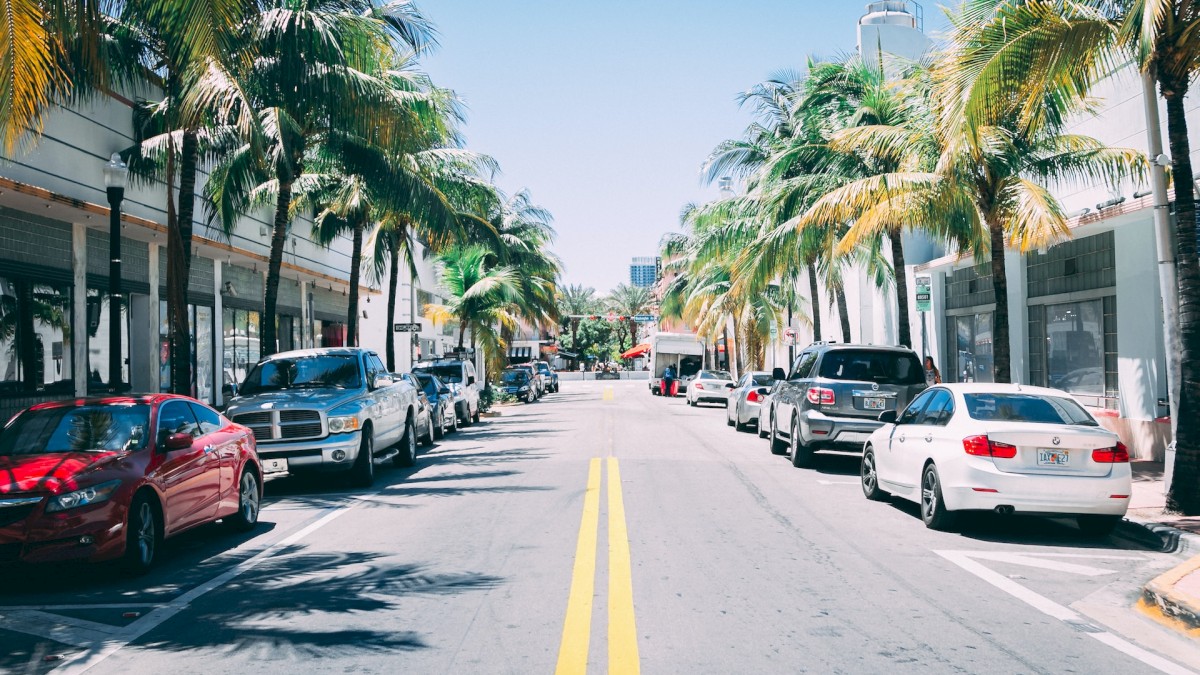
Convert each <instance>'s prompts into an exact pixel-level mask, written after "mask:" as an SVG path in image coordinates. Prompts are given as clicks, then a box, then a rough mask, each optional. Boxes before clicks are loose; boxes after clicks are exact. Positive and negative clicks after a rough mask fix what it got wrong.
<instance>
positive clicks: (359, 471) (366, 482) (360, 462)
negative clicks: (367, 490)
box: [350, 429, 375, 487]
mask: <svg viewBox="0 0 1200 675" xmlns="http://www.w3.org/2000/svg"><path fill="white" fill-rule="evenodd" d="M374 454H375V440H374V439H373V438H371V430H370V429H364V430H363V432H362V443H360V444H359V446H358V457H355V458H354V466H352V467H350V482H351V483H353V484H354V485H355V486H357V487H371V485H372V484H373V483H374V482H375V457H374Z"/></svg>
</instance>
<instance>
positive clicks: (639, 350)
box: [621, 342, 650, 359]
mask: <svg viewBox="0 0 1200 675" xmlns="http://www.w3.org/2000/svg"><path fill="white" fill-rule="evenodd" d="M649 351H650V343H649V342H643V343H642V344H640V345H638V346H636V347H634V348H633V349H630V350H629V351H627V352H625V353H624V354H622V355H621V358H623V359H636V358H637V357H639V356H642V355H643V354H645V353H646V352H649Z"/></svg>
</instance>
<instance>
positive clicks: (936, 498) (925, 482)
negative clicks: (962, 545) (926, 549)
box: [921, 464, 955, 530]
mask: <svg viewBox="0 0 1200 675" xmlns="http://www.w3.org/2000/svg"><path fill="white" fill-rule="evenodd" d="M954 515H955V514H954V513H953V512H952V511H947V510H946V503H945V502H944V501H943V500H942V481H941V479H940V478H939V477H938V472H937V467H935V466H934V465H932V464H930V465H929V466H927V467H925V474H924V475H923V476H922V477H921V520H923V521H925V527H928V528H929V529H931V530H948V529H950V528H951V527H952V526H953V525H954Z"/></svg>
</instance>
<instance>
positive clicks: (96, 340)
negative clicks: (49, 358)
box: [87, 288, 129, 389]
mask: <svg viewBox="0 0 1200 675" xmlns="http://www.w3.org/2000/svg"><path fill="white" fill-rule="evenodd" d="M125 300H126V297H125V296H122V297H121V298H120V303H121V373H120V378H121V382H122V383H124V384H126V385H128V383H129V308H128V306H127V305H126V304H125ZM108 308H109V295H108V292H107V291H101V290H99V289H96V288H89V289H88V291H87V313H88V315H87V319H88V388H89V389H92V388H103V387H106V386H108V385H109V384H111V383H112V378H110V376H109V371H108V335H109V328H110V324H111V322H110V321H109V318H108V317H109V309H108Z"/></svg>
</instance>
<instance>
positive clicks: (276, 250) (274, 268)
mask: <svg viewBox="0 0 1200 675" xmlns="http://www.w3.org/2000/svg"><path fill="white" fill-rule="evenodd" d="M297 173H299V172H297ZM291 203H292V181H290V180H286V181H284V180H281V181H279V195H278V197H277V198H276V200H275V223H274V226H273V229H272V232H271V258H270V260H269V262H268V263H267V290H266V293H265V296H266V297H265V298H264V299H263V320H262V340H261V341H260V343H259V349H260V353H261V355H262V356H270V355H271V354H274V353H275V350H276V348H277V347H278V345H277V344H276V342H277V339H276V334H277V333H278V331H277V330H276V328H277V327H276V322H277V321H278V317H277V316H276V314H277V310H278V306H279V268H280V267H282V266H283V245H284V243H285V242H286V241H287V231H288V207H289V206H290V205H291Z"/></svg>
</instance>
